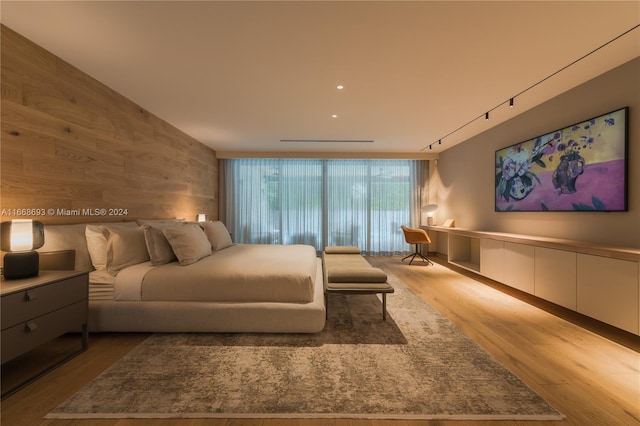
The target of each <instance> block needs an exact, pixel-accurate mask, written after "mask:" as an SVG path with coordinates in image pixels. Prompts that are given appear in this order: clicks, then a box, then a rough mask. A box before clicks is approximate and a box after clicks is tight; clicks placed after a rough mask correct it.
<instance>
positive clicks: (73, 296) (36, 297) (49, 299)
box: [0, 275, 89, 330]
mask: <svg viewBox="0 0 640 426" xmlns="http://www.w3.org/2000/svg"><path fill="white" fill-rule="evenodd" d="M88 291H89V290H88V283H87V276H86V275H81V276H78V277H73V278H68V279H64V280H60V281H56V282H53V283H50V284H45V285H42V286H38V287H33V288H30V289H27V290H24V291H19V292H17V293H13V294H7V295H4V296H3V297H2V305H1V306H0V315H1V321H2V329H3V330H4V329H5V328H8V327H12V326H14V325H16V324H18V323H21V322H24V321H27V320H28V319H30V318H34V317H38V316H41V315H43V314H46V313H47V312H51V311H54V310H56V309H59V308H62V307H64V306H67V305H70V304H72V303H74V302H78V301H80V300H85V299H87V298H88Z"/></svg>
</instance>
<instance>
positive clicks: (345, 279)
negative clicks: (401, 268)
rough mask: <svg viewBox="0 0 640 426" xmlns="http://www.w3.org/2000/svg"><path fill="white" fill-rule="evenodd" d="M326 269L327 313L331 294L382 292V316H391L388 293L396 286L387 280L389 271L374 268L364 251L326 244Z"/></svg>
mask: <svg viewBox="0 0 640 426" xmlns="http://www.w3.org/2000/svg"><path fill="white" fill-rule="evenodd" d="M322 268H323V272H324V274H323V275H324V300H325V308H326V311H327V315H328V312H329V300H328V295H329V294H332V293H339V294H377V293H380V294H382V319H383V320H386V319H387V293H393V291H394V290H393V287H391V285H390V284H389V283H388V282H387V274H385V273H384V271H382V270H381V269H379V268H374V267H373V266H371V265H370V264H369V262H367V261H366V260H365V258H364V257H362V256H361V254H360V249H359V248H357V247H349V246H336V247H326V248H325V249H324V251H323V252H322Z"/></svg>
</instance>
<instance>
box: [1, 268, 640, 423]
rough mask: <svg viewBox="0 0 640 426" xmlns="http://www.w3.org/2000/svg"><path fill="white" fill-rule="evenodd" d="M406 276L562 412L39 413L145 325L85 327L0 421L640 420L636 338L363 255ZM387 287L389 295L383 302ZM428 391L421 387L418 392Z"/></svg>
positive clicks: (447, 276) (489, 286) (473, 281)
mask: <svg viewBox="0 0 640 426" xmlns="http://www.w3.org/2000/svg"><path fill="white" fill-rule="evenodd" d="M368 260H369V261H370V262H371V263H372V264H374V265H375V266H379V267H382V268H385V269H386V270H387V271H389V272H391V273H392V274H393V275H395V276H396V277H398V278H400V279H401V280H403V281H404V282H405V283H407V284H408V285H409V286H410V287H411V288H412V289H413V290H414V291H415V292H416V293H417V294H418V295H419V296H420V297H422V298H423V299H424V300H425V301H427V302H428V303H430V304H431V305H432V306H434V307H435V308H437V309H438V310H439V311H440V312H442V314H444V315H445V316H446V317H448V318H449V319H450V320H451V321H453V322H454V323H455V324H457V325H458V326H459V327H460V328H461V329H462V330H463V331H464V332H465V333H466V334H467V335H468V336H470V337H471V338H472V339H473V340H475V341H476V342H477V343H478V344H479V345H480V346H482V347H483V348H484V349H485V350H487V351H488V352H490V353H491V354H492V355H493V356H494V357H495V358H496V359H498V360H499V361H500V362H502V363H503V364H504V365H505V366H506V367H507V368H509V369H510V370H511V371H512V372H513V373H515V374H516V375H517V376H518V377H520V378H521V379H522V380H523V381H524V382H525V383H527V384H528V385H529V386H530V387H531V388H532V389H534V390H535V391H536V392H538V393H539V394H540V395H541V396H542V397H544V398H545V399H546V400H547V401H548V402H549V403H551V404H552V405H553V406H554V407H556V408H557V409H558V410H559V411H561V412H562V413H563V414H565V416H566V419H564V420H562V421H545V422H535V421H522V422H518V421H487V422H476V421H474V422H471V421H466V422H463V421H442V420H439V421H435V420H434V421H405V420H402V421H380V420H349V419H329V420H322V419H313V420H304V419H286V420H283V419H191V420H173V419H163V420H141V419H106V420H92V421H87V420H43V417H44V415H46V414H47V413H48V412H49V411H50V410H51V409H53V408H54V407H55V406H57V405H58V404H59V403H61V402H62V401H64V400H65V399H66V398H68V397H69V396H70V395H72V394H73V393H74V392H76V391H77V390H78V389H80V388H81V387H82V386H83V385H84V384H86V383H87V382H89V381H90V380H91V379H92V378H93V377H95V376H96V375H98V374H99V373H100V372H101V371H103V370H104V369H105V368H107V367H109V366H110V365H111V364H113V363H114V362H115V361H117V360H118V359H119V358H120V357H122V356H123V355H124V354H125V353H127V352H128V351H129V350H130V349H131V348H133V347H134V346H135V345H137V344H138V343H139V342H141V341H142V340H144V338H145V337H146V336H147V335H146V334H92V335H91V336H90V345H89V350H88V351H86V352H84V353H82V354H81V355H79V356H77V357H75V358H74V359H72V360H71V361H69V362H68V363H66V364H64V365H62V366H61V367H59V368H57V369H56V370H54V371H52V372H50V373H49V374H47V375H46V376H44V377H42V378H41V379H39V380H37V381H36V382H34V383H32V384H31V385H29V386H27V387H26V388H24V389H23V390H21V391H19V392H17V393H16V394H14V395H12V396H10V397H8V398H6V399H5V400H3V401H2V403H1V418H0V423H1V424H2V425H3V426H18V425H25V426H34V425H56V426H57V425H72V426H76V425H90V426H93V425H98V426H124V425H185V426H196V425H213V426H231V425H240V426H244V425H263V426H276V425H277V426H280V425H283V426H288V425H301V426H311V425H333V426H352V425H353V426H383V425H385V426H386V425H393V426H418V425H445V426H452V425H470V424H481V425H520V426H523V425H527V426H534V425H545V426H556V425H562V426H566V425H580V426H585V425H594V426H595V425H598V426H601V425H611V426H614V425H638V424H640V355H639V350H640V338H638V337H637V336H633V335H631V334H628V333H624V332H621V331H619V330H616V329H614V328H611V327H608V326H606V325H603V324H601V323H598V322H597V321H593V320H590V319H587V318H585V317H583V316H580V315H578V314H575V313H571V312H568V311H567V310H565V309H562V308H558V307H556V306H554V305H551V304H549V303H546V302H543V301H540V300H538V299H536V298H533V297H531V296H527V295H524V294H522V293H519V292H517V291H515V290H511V289H509V288H507V287H504V286H501V285H500V284H497V283H495V282H493V281H490V280H486V279H483V278H480V277H478V276H476V275H473V274H469V273H466V272H465V271H462V270H458V269H455V268H454V269H452V268H450V267H449V266H448V265H447V264H446V262H444V261H443V260H442V259H439V258H436V259H435V260H436V265H434V266H425V265H424V264H420V263H414V264H413V265H411V266H409V265H406V264H402V263H401V262H400V258H399V257H392V258H388V257H384V258H383V257H375V258H369V259H368ZM392 298H393V295H390V296H389V299H388V300H389V304H391V303H393V302H392ZM425 398H428V395H425Z"/></svg>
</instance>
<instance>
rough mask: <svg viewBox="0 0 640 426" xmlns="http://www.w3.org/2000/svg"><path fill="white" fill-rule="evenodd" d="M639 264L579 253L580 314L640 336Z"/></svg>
mask: <svg viewBox="0 0 640 426" xmlns="http://www.w3.org/2000/svg"><path fill="white" fill-rule="evenodd" d="M638 273H639V271H638V262H631V261H627V260H619V259H611V258H608V257H601V256H592V255H587V254H578V309H577V310H578V312H580V313H582V314H585V315H588V316H590V317H592V318H595V319H598V320H600V321H603V322H606V323H607V324H611V325H613V326H615V327H618V328H621V329H623V330H626V331H629V332H631V333H635V334H638V332H639V331H640V330H639V327H640V324H638V321H639V319H638V318H639V314H638V309H639V307H638V303H639V302H638V299H639V296H638Z"/></svg>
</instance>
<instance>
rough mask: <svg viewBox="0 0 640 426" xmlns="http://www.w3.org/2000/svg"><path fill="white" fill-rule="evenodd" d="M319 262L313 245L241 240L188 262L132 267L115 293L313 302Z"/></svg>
mask: <svg viewBox="0 0 640 426" xmlns="http://www.w3.org/2000/svg"><path fill="white" fill-rule="evenodd" d="M316 267H317V260H316V252H315V249H314V248H313V247H311V246H305V245H291V246H283V245H261V244H236V245H233V246H230V247H227V248H225V249H223V250H219V251H216V252H214V253H213V254H212V255H211V256H208V257H205V258H204V259H201V260H199V261H198V262H196V263H194V264H191V265H187V266H181V265H180V264H178V263H177V262H173V263H169V264H166V265H162V266H151V264H150V263H148V262H147V263H143V264H140V265H135V266H133V267H130V268H127V269H125V270H123V271H121V272H120V273H119V274H118V276H117V277H116V282H115V291H114V299H115V300H142V301H216V302H227V301H228V302H289V303H308V302H311V301H313V297H314V286H315V284H316V283H315V277H316Z"/></svg>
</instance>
